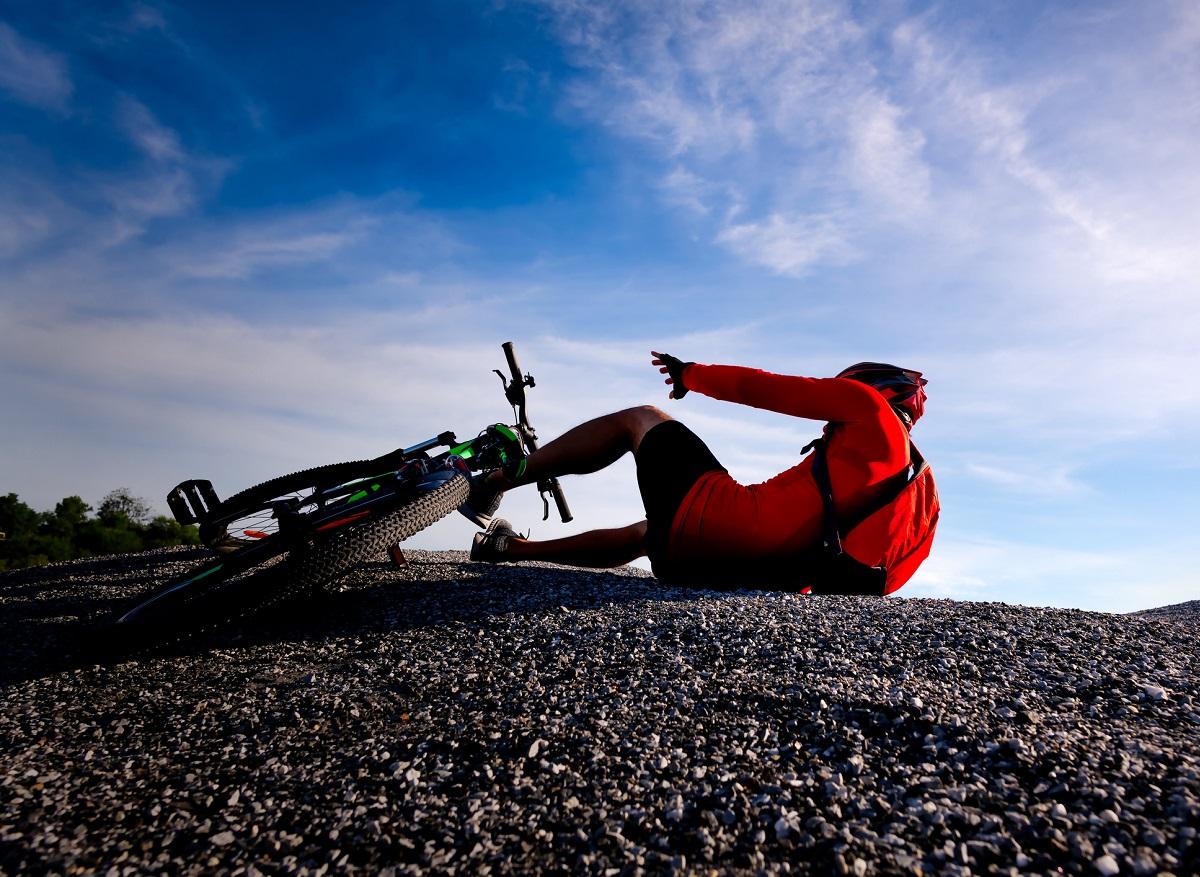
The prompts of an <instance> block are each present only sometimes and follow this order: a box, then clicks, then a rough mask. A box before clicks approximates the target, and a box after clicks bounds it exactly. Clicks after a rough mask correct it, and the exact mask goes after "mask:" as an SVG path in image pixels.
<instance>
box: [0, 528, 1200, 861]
mask: <svg viewBox="0 0 1200 877" xmlns="http://www.w3.org/2000/svg"><path fill="white" fill-rule="evenodd" d="M199 556H200V555H199V554H198V553H197V552H195V551H194V550H171V551H161V552H152V553H147V554H141V555H130V556H126V557H122V558H115V559H106V560H101V561H87V562H76V563H72V564H58V565H55V566H52V567H45V568H42V569H40V570H36V571H28V572H23V573H14V574H9V575H7V576H3V577H0V661H2V662H3V663H2V666H0V685H2V686H3V689H0V691H2V696H0V700H2V704H0V755H2V756H3V757H2V758H0V800H2V801H3V810H2V811H0V871H3V872H5V873H10V874H21V873H60V874H65V873H88V872H96V873H100V874H110V875H120V874H134V873H136V874H142V873H170V874H193V873H196V874H198V873H210V872H218V873H231V874H241V873H245V874H255V873H262V874H277V873H308V874H322V873H332V872H338V873H341V872H360V871H361V872H369V873H384V874H409V873H446V874H450V873H468V874H507V873H513V874H531V873H567V872H571V873H595V874H601V873H603V874H617V873H630V874H633V873H638V872H641V871H645V872H647V873H670V872H678V873H701V874H707V873H735V874H741V873H744V874H752V873H761V872H767V873H789V872H790V873H813V874H829V873H833V874H839V873H841V874H853V875H857V877H861V875H867V874H922V873H923V874H1017V873H1020V874H1032V873H1042V874H1051V873H1054V874H1057V873H1071V874H1089V875H1093V874H1101V875H1112V874H1162V873H1167V872H1172V873H1174V874H1179V875H1181V874H1195V873H1197V872H1198V871H1200V847H1198V846H1197V843H1196V830H1197V827H1198V826H1200V692H1198V691H1197V682H1196V680H1197V676H1198V674H1197V636H1196V631H1197V607H1196V606H1195V605H1192V606H1191V608H1190V610H1189V609H1187V607H1186V604H1185V607H1183V608H1180V607H1173V609H1171V608H1167V609H1164V610H1159V611H1158V612H1156V613H1150V614H1149V615H1147V616H1119V615H1103V614H1097V613H1089V612H1079V611H1068V610H1052V609H1031V608H1025V607H1016V606H1007V605H1004V604H997V603H956V602H951V601H940V600H916V599H914V600H905V599H889V600H878V599H865V598H852V597H845V598H843V597H824V598H804V597H795V596H789V595H776V594H769V593H763V592H755V591H735V592H721V593H717V592H712V591H685V590H680V589H669V588H663V587H660V586H658V585H657V584H656V583H655V582H654V580H653V579H652V578H650V577H649V576H648V575H647V574H645V573H643V572H642V571H640V570H636V569H623V570H619V571H616V572H607V573H595V572H587V571H582V570H573V569H562V568H552V567H545V566H520V567H499V568H492V567H486V566H481V565H475V564H471V563H468V562H466V558H465V555H463V554H462V553H459V552H418V551H411V552H409V558H410V561H411V562H410V563H409V565H408V566H407V567H406V568H404V569H402V570H393V569H392V568H391V567H389V566H386V565H384V564H378V565H373V566H370V567H367V568H364V569H362V570H360V571H358V572H356V573H354V574H353V575H352V576H350V577H348V578H347V579H346V580H345V581H344V582H343V584H344V589H343V590H342V591H341V592H339V593H337V594H333V595H330V596H328V597H325V598H322V599H321V600H319V601H316V602H313V603H309V604H307V605H304V606H301V607H297V608H294V609H292V610H291V611H290V612H289V613H288V614H287V615H286V616H279V615H276V617H273V618H271V619H267V620H260V621H257V622H255V623H253V624H242V625H239V626H235V627H234V628H230V629H229V630H227V631H225V632H222V633H220V634H215V635H208V636H205V637H203V638H202V639H199V640H197V641H195V642H192V643H190V644H189V645H187V646H176V647H174V648H172V649H170V650H161V651H159V652H158V653H155V654H149V655H142V656H140V657H138V658H136V659H134V660H127V661H124V662H120V663H113V664H110V665H107V666H99V665H83V666H80V665H79V664H78V662H76V661H74V660H73V659H72V658H71V657H70V654H71V651H72V649H73V645H72V643H73V641H74V636H75V631H76V630H77V629H78V627H79V626H80V624H81V622H84V621H86V620H87V619H89V618H91V617H94V616H96V615H97V614H98V613H104V612H107V611H111V609H112V608H113V607H114V606H115V605H116V603H117V602H119V601H120V600H121V599H123V598H125V597H127V596H129V595H130V594H133V593H136V592H137V591H138V590H139V589H142V588H144V587H146V586H147V585H148V584H149V583H150V582H152V581H153V580H155V579H157V578H159V577H161V576H163V575H166V574H169V573H172V572H177V571H179V570H181V569H184V568H187V566H188V565H189V564H190V563H193V562H194V561H195V560H196V559H197V558H198V557H199Z"/></svg>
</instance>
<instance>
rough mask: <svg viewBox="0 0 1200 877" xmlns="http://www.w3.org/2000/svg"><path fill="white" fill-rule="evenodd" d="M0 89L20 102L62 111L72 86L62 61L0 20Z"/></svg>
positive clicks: (68, 100)
mask: <svg viewBox="0 0 1200 877" xmlns="http://www.w3.org/2000/svg"><path fill="white" fill-rule="evenodd" d="M0 89H3V90H4V91H7V92H8V93H9V94H10V95H12V96H13V97H15V98H16V99H17V100H20V101H22V102H24V103H27V104H32V105H33V106H36V107H41V108H42V109H47V110H54V111H56V112H62V111H65V110H66V109H67V106H68V103H69V102H70V99H71V94H72V92H73V91H74V86H73V84H72V82H71V75H70V72H69V71H68V70H67V62H66V59H64V58H63V57H62V56H61V55H59V54H57V53H55V52H51V51H48V50H46V49H44V48H42V47H41V46H39V45H38V44H37V43H35V42H33V41H31V40H28V39H26V38H25V37H23V36H21V35H20V34H19V33H17V32H16V31H15V30H13V29H12V28H11V27H10V26H9V25H7V24H5V23H4V22H2V21H0Z"/></svg>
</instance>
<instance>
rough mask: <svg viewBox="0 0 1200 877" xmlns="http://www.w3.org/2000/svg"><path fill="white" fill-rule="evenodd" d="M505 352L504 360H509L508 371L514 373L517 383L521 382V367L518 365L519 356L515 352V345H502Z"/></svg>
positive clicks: (510, 343) (509, 342)
mask: <svg viewBox="0 0 1200 877" xmlns="http://www.w3.org/2000/svg"><path fill="white" fill-rule="evenodd" d="M500 348H501V349H502V350H503V351H504V358H505V359H507V360H508V370H509V371H510V372H512V376H513V380H514V381H516V382H517V383H520V382H521V366H520V365H518V364H517V354H516V352H515V351H514V350H513V343H512V342H511V341H505V342H504V343H503V344H501V345H500Z"/></svg>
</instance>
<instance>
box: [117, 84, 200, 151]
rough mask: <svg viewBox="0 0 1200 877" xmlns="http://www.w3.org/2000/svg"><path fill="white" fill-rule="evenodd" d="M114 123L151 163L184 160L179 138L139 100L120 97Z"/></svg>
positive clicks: (126, 96) (125, 96)
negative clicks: (151, 160) (115, 122)
mask: <svg viewBox="0 0 1200 877" xmlns="http://www.w3.org/2000/svg"><path fill="white" fill-rule="evenodd" d="M117 122H118V124H119V125H120V127H121V128H122V130H124V132H125V134H126V136H128V137H129V139H130V140H131V141H132V142H133V143H134V144H135V145H136V146H137V147H138V148H139V149H141V150H142V152H144V153H145V154H146V155H147V156H148V157H150V158H151V159H153V160H154V161H163V162H180V161H183V160H184V159H185V157H186V155H185V153H184V151H183V147H182V146H181V145H180V143H179V135H178V134H176V133H175V132H174V131H172V130H171V129H170V128H168V127H166V126H165V125H163V124H162V123H161V122H159V121H158V119H156V118H155V117H154V114H153V113H151V112H150V110H149V109H147V107H146V105H145V104H143V103H142V102H141V101H138V100H135V99H134V98H132V97H130V96H128V95H122V96H121V98H120V100H119V101H118V104H117Z"/></svg>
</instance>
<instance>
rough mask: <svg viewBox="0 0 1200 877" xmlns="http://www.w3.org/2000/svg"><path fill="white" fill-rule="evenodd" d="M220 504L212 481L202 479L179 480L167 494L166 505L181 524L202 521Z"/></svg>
mask: <svg viewBox="0 0 1200 877" xmlns="http://www.w3.org/2000/svg"><path fill="white" fill-rule="evenodd" d="M220 504H221V500H220V499H218V498H217V492H216V491H215V490H213V486H212V482H211V481H207V480H204V479H195V478H194V479H191V480H189V481H181V482H179V483H178V484H176V485H175V486H174V487H173V488H171V492H170V493H168V494H167V506H168V507H169V508H170V509H171V514H172V515H174V516H175V520H176V521H178V522H179V523H181V524H199V523H203V522H204V521H206V520H208V518H209V517H210V516H211V515H212V512H213V509H215V508H216V507H217V506H219V505H220Z"/></svg>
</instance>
